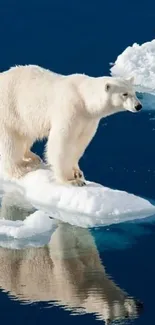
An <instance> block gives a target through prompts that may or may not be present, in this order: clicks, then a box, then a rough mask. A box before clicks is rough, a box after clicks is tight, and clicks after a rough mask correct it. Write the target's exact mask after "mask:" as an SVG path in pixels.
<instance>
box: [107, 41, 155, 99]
mask: <svg viewBox="0 0 155 325" xmlns="http://www.w3.org/2000/svg"><path fill="white" fill-rule="evenodd" d="M111 65H112V67H111V68H110V74H111V75H112V76H113V77H129V76H133V77H134V79H135V80H134V85H135V88H136V90H137V92H141V93H149V94H152V95H155V39H153V40H152V41H150V42H146V43H144V44H142V45H139V44H137V43H134V44H133V45H132V46H128V47H127V48H126V49H125V50H124V51H123V53H121V54H120V55H119V56H118V57H117V59H116V61H115V62H114V63H112V64H111ZM151 100H153V98H151ZM154 103H155V99H154Z"/></svg>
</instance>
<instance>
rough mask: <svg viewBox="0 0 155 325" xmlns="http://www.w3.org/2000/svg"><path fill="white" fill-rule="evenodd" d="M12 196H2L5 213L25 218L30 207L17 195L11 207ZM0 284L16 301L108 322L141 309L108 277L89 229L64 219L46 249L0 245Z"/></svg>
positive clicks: (132, 315)
mask: <svg viewBox="0 0 155 325" xmlns="http://www.w3.org/2000/svg"><path fill="white" fill-rule="evenodd" d="M10 197H11V196H10V195H8V194H7V193H6V196H4V197H3V202H2V208H3V209H2V210H1V212H2V211H3V212H4V211H5V213H7V214H6V215H5V218H6V219H8V218H11V219H12V220H13V219H14V220H15V219H17V211H18V219H19V213H20V219H23V216H25V214H26V212H27V214H28V212H30V208H29V207H27V208H26V205H24V207H23V209H22V208H21V204H22V203H21V200H20V204H19V205H20V210H19V209H18V204H17V201H18V200H15V199H13V202H12V203H13V204H12V207H11V204H10V202H11V201H10V200H11V199H10ZM7 198H9V199H7ZM12 198H13V195H12ZM7 202H8V205H7ZM13 205H14V208H13ZM15 205H16V208H15ZM9 207H10V208H9ZM14 212H15V214H14V215H13V213H14ZM2 216H3V217H4V214H3V213H1V217H2ZM0 286H1V289H2V290H3V291H5V292H8V294H9V295H10V296H11V299H14V298H16V299H18V300H19V301H22V302H23V301H24V302H38V301H44V302H47V303H48V304H51V305H56V306H61V307H63V308H64V309H67V310H70V312H71V313H74V314H75V313H76V314H84V313H93V314H95V316H96V318H97V319H101V320H104V321H105V323H106V324H109V323H110V322H111V321H112V320H121V319H122V320H123V319H125V318H135V317H138V315H139V312H140V311H141V309H142V304H141V303H140V302H139V301H137V300H135V299H133V298H130V297H129V296H128V295H127V294H126V293H125V292H124V291H123V290H121V289H120V288H119V287H118V286H117V285H116V284H115V283H114V281H113V280H111V279H110V278H109V277H108V275H107V274H106V272H105V268H104V266H103V264H102V261H101V259H100V256H99V252H98V250H97V247H96V244H95V241H94V238H93V236H92V235H91V233H90V231H89V230H88V229H82V228H78V227H73V226H71V225H68V224H64V223H59V222H58V225H57V228H56V230H55V232H54V233H53V234H52V236H51V239H50V242H49V243H48V244H47V245H46V246H44V247H41V248H35V247H31V248H26V249H23V250H22V249H19V250H16V249H8V248H2V247H0Z"/></svg>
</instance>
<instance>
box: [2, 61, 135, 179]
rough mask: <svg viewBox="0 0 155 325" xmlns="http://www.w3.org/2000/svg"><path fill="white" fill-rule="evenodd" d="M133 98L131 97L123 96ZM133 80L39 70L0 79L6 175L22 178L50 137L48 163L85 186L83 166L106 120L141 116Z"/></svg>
mask: <svg viewBox="0 0 155 325" xmlns="http://www.w3.org/2000/svg"><path fill="white" fill-rule="evenodd" d="M124 93H128V96H127V97H124V96H123V94H124ZM137 103H138V100H137V98H136V95H135V92H134V89H133V87H132V80H123V79H121V78H113V77H98V78H93V77H89V76H86V75H80V74H73V75H69V76H62V75H59V74H56V73H53V72H51V71H49V70H45V69H43V68H41V67H38V66H33V65H29V66H17V67H14V68H11V69H10V70H8V71H6V72H3V73H1V74H0V151H1V155H2V162H3V171H4V175H7V176H9V177H11V178H19V177H21V176H23V175H24V174H25V173H26V172H28V171H31V170H33V169H34V168H36V166H37V165H38V164H39V162H40V159H39V157H38V156H37V155H35V154H33V153H32V152H31V151H30V148H31V146H32V145H33V143H34V142H35V141H36V140H38V139H43V138H44V137H48V142H47V147H46V159H47V162H48V164H49V165H51V166H52V168H53V171H54V176H55V179H56V180H57V181H59V182H62V183H65V182H69V183H71V184H75V185H83V177H81V171H80V170H79V167H78V162H79V159H80V158H81V156H82V155H83V153H84V151H85V149H86V147H87V146H88V144H89V143H90V141H91V140H92V138H93V136H94V135H95V133H96V130H97V127H98V124H99V121H100V119H101V118H102V117H104V116H107V115H110V114H114V113H116V112H119V111H122V110H129V111H132V112H134V111H136V110H135V106H136V105H137Z"/></svg>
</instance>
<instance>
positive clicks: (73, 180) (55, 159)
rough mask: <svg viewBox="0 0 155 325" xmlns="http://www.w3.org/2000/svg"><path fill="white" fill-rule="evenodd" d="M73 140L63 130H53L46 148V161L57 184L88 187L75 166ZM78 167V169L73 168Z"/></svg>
mask: <svg viewBox="0 0 155 325" xmlns="http://www.w3.org/2000/svg"><path fill="white" fill-rule="evenodd" d="M72 142H73V138H72V137H71V136H69V134H68V133H67V131H66V132H64V130H63V132H62V129H61V130H51V131H50V134H49V138H48V142H47V147H46V160H47V162H48V164H49V165H51V167H52V170H53V176H54V179H55V180H56V182H58V183H61V184H71V185H74V186H84V185H86V183H85V181H84V179H83V177H81V176H82V173H81V171H80V170H79V168H78V167H77V166H78V164H75V152H74V150H73V149H74V147H75V145H76V144H74V143H72ZM73 166H76V167H73Z"/></svg>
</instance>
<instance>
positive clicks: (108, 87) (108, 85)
mask: <svg viewBox="0 0 155 325" xmlns="http://www.w3.org/2000/svg"><path fill="white" fill-rule="evenodd" d="M109 89H110V84H109V83H106V84H105V91H109Z"/></svg>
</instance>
